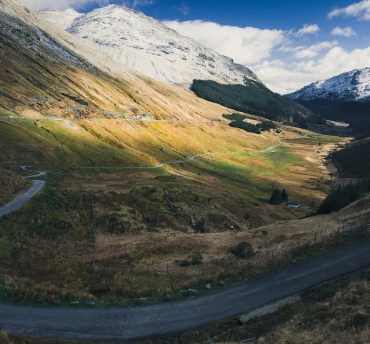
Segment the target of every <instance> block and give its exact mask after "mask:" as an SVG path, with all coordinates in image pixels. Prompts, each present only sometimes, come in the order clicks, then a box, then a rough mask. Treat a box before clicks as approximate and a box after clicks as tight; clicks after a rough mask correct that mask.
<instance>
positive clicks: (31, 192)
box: [0, 172, 46, 219]
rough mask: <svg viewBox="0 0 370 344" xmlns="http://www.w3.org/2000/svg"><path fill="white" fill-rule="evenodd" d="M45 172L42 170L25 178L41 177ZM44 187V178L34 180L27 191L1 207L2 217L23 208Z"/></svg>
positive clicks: (0, 215)
mask: <svg viewBox="0 0 370 344" xmlns="http://www.w3.org/2000/svg"><path fill="white" fill-rule="evenodd" d="M45 174H46V173H44V172H42V173H40V174H37V175H35V176H29V177H25V178H33V177H41V176H44V175H45ZM44 187H45V181H44V180H33V181H32V186H31V187H30V188H29V189H28V190H27V191H26V192H25V193H23V194H21V195H20V196H18V197H17V198H16V199H14V200H13V201H12V202H10V203H8V204H6V205H4V206H3V207H1V208H0V219H1V218H2V217H3V216H4V215H8V214H10V213H13V212H15V211H17V210H19V209H20V208H22V207H23V206H24V205H25V204H26V203H28V202H29V201H30V200H31V198H33V197H35V196H36V195H37V194H38V193H40V192H41V191H42V190H43V188H44Z"/></svg>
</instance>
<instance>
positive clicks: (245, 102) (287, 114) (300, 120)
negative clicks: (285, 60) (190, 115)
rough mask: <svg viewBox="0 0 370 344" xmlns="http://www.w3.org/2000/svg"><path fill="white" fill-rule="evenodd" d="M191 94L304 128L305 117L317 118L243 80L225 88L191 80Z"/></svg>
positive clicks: (297, 105) (284, 98)
mask: <svg viewBox="0 0 370 344" xmlns="http://www.w3.org/2000/svg"><path fill="white" fill-rule="evenodd" d="M192 90H193V92H194V93H195V94H196V95H197V96H198V97H200V98H203V99H206V100H208V101H211V102H214V103H217V104H220V105H223V106H226V107H229V108H232V109H235V110H237V111H241V112H245V113H250V114H253V115H258V116H262V117H265V118H268V119H270V120H272V121H278V122H283V121H287V122H289V123H292V121H291V119H293V122H294V123H295V125H297V126H300V127H302V128H307V122H306V120H305V117H307V118H310V120H311V117H312V118H313V119H315V121H316V118H318V117H319V116H317V115H315V114H314V113H313V112H311V111H310V110H308V109H306V108H304V107H303V106H301V105H299V104H298V103H296V102H294V101H292V100H290V99H289V98H287V97H283V96H281V95H279V94H277V93H274V92H272V91H271V90H269V89H268V88H267V87H266V86H265V85H263V84H262V83H259V82H256V81H254V80H249V79H247V80H245V85H224V84H219V83H217V82H215V81H211V80H194V82H193V84H192Z"/></svg>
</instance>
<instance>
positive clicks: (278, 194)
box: [270, 188, 289, 205]
mask: <svg viewBox="0 0 370 344" xmlns="http://www.w3.org/2000/svg"><path fill="white" fill-rule="evenodd" d="M288 200H289V195H288V193H287V192H286V190H285V189H283V191H280V189H279V188H274V190H272V194H271V198H270V203H271V204H273V205H279V204H282V203H283V202H287V201H288Z"/></svg>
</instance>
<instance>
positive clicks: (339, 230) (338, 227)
mask: <svg viewBox="0 0 370 344" xmlns="http://www.w3.org/2000/svg"><path fill="white" fill-rule="evenodd" d="M339 231H340V227H338V236H339Z"/></svg>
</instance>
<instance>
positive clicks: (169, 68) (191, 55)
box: [38, 5, 259, 86]
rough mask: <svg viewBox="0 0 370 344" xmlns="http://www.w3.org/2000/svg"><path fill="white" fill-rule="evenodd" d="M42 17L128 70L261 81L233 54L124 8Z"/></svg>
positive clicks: (179, 78) (159, 76)
mask: <svg viewBox="0 0 370 344" xmlns="http://www.w3.org/2000/svg"><path fill="white" fill-rule="evenodd" d="M38 15H39V16H41V17H43V18H44V19H46V20H48V21H49V22H52V23H56V24H57V25H59V26H60V27H62V28H64V29H65V30H67V31H68V32H69V33H71V34H72V35H74V36H76V37H78V38H80V39H83V40H84V41H85V42H86V43H88V44H90V45H93V46H94V47H95V48H97V49H98V50H100V51H103V52H105V53H106V54H107V55H109V56H110V57H112V58H113V59H114V60H116V61H117V62H119V63H120V64H121V65H122V68H123V69H124V70H132V71H133V72H135V73H136V74H142V75H145V76H148V77H151V78H153V79H156V80H159V81H162V82H167V83H173V84H179V85H184V86H185V85H186V86H188V85H190V84H191V83H192V82H193V80H194V79H203V80H215V81H218V82H221V83H228V84H243V83H244V80H245V78H249V79H252V80H256V81H259V79H258V78H257V76H256V75H255V74H254V73H253V72H252V71H251V70H249V69H248V68H247V67H245V66H242V65H238V64H235V63H234V61H233V60H232V59H231V58H228V57H225V56H222V55H220V54H218V53H216V52H215V51H213V50H211V49H208V48H205V47H204V46H202V45H200V44H198V43H196V42H195V41H194V40H192V39H190V38H188V37H184V36H181V35H180V34H178V33H177V32H176V31H174V30H172V29H170V28H169V27H167V26H165V25H164V24H162V23H160V22H158V21H157V20H155V19H154V18H151V17H148V16H146V15H145V14H143V13H141V12H138V11H135V10H132V9H129V8H126V7H123V6H119V5H109V6H106V7H103V8H98V9H95V10H94V11H92V12H90V13H87V14H83V15H81V14H79V13H77V12H76V11H74V10H71V9H69V10H65V11H42V12H38Z"/></svg>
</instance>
